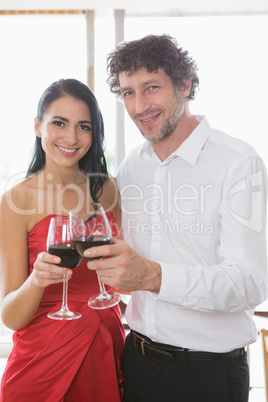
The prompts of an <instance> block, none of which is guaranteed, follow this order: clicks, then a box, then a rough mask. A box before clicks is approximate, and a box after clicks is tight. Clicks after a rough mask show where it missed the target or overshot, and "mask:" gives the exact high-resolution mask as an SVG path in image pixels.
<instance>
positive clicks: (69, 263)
mask: <svg viewBox="0 0 268 402" xmlns="http://www.w3.org/2000/svg"><path fill="white" fill-rule="evenodd" d="M47 251H48V253H50V254H53V255H57V256H59V257H60V258H61V262H60V263H59V264H57V265H58V266H60V267H66V268H70V269H73V268H75V267H76V266H77V265H78V264H79V263H80V262H81V261H82V258H81V257H80V255H79V254H78V252H77V251H76V248H75V246H74V245H73V243H72V237H71V234H70V222H69V219H68V217H67V216H57V217H55V218H51V221H50V225H49V229H48V235H47ZM67 296H68V278H67V275H63V295H62V306H61V309H60V310H59V311H57V312H55V313H48V314H47V316H48V317H49V318H52V319H53V320H75V319H77V318H80V317H81V314H80V313H78V312H73V311H70V310H69V308H68V304H67Z"/></svg>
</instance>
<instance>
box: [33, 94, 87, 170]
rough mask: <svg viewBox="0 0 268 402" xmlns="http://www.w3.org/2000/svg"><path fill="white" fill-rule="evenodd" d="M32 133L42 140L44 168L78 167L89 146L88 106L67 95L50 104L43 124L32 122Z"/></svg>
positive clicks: (36, 121)
mask: <svg viewBox="0 0 268 402" xmlns="http://www.w3.org/2000/svg"><path fill="white" fill-rule="evenodd" d="M35 132H36V135H37V136H38V137H40V138H41V142H42V147H43V150H44V152H45V154H46V165H48V164H52V166H53V165H58V166H61V167H72V166H74V165H78V162H79V160H80V159H81V158H82V157H83V156H84V155H85V154H86V153H87V151H88V150H89V148H90V146H91V144H92V124H91V116H90V110H89V108H88V106H87V104H86V103H85V102H83V101H81V100H78V99H75V98H73V97H71V96H69V95H66V96H63V97H61V98H59V99H57V100H55V101H54V102H52V103H51V104H50V106H49V107H48V109H47V110H46V112H45V114H44V116H43V120H42V122H40V121H39V120H38V119H37V118H36V119H35Z"/></svg>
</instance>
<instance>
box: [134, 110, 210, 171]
mask: <svg viewBox="0 0 268 402" xmlns="http://www.w3.org/2000/svg"><path fill="white" fill-rule="evenodd" d="M195 118H196V120H197V121H198V122H199V124H198V126H197V127H196V128H195V129H194V131H193V132H192V133H191V134H190V135H189V137H188V138H187V139H186V140H185V141H184V142H183V143H182V144H181V145H180V146H179V147H178V148H177V149H176V151H174V152H173V153H172V154H171V155H170V156H169V157H168V158H167V159H165V160H164V161H163V162H161V161H160V159H159V158H158V156H157V155H156V154H155V152H154V149H153V146H152V144H151V143H150V142H149V141H146V142H145V143H144V144H143V146H142V147H141V153H140V156H141V157H142V156H143V155H144V154H147V155H149V156H151V157H152V158H153V159H155V160H156V161H157V162H158V163H161V164H163V165H166V164H168V163H169V162H170V161H171V160H173V159H174V158H176V157H179V158H182V159H184V160H185V161H187V162H189V163H190V164H191V165H193V166H194V165H195V164H196V163H197V160H198V157H199V154H200V152H201V150H202V148H203V146H204V144H205V142H206V141H207V139H208V137H209V135H210V133H211V127H210V125H209V123H208V121H207V119H206V118H205V117H204V116H195Z"/></svg>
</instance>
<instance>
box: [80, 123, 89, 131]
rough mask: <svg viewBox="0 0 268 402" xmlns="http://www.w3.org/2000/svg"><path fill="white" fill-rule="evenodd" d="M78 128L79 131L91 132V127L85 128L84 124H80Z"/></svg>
mask: <svg viewBox="0 0 268 402" xmlns="http://www.w3.org/2000/svg"><path fill="white" fill-rule="evenodd" d="M79 128H80V129H81V130H85V131H92V127H91V126H87V125H85V124H81V126H79Z"/></svg>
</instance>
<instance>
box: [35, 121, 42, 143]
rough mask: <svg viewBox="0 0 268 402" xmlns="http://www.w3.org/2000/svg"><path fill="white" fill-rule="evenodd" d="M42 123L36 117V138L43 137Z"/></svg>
mask: <svg viewBox="0 0 268 402" xmlns="http://www.w3.org/2000/svg"><path fill="white" fill-rule="evenodd" d="M40 126H41V123H40V121H39V120H38V118H37V117H35V119H34V131H35V134H36V136H37V137H40V138H41V137H42V134H41V129H40V128H41V127H40Z"/></svg>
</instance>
